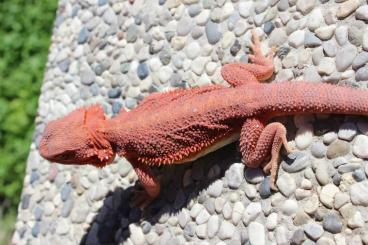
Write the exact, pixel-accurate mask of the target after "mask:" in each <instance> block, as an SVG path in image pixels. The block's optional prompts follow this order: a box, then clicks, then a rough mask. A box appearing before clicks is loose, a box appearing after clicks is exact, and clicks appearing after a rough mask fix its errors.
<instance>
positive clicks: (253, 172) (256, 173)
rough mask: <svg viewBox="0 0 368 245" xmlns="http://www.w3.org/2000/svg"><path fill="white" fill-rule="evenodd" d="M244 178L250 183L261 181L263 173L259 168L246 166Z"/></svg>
mask: <svg viewBox="0 0 368 245" xmlns="http://www.w3.org/2000/svg"><path fill="white" fill-rule="evenodd" d="M245 179H246V180H247V181H248V182H249V183H252V184H257V183H260V182H262V180H263V179H264V174H263V171H262V169H261V168H246V170H245Z"/></svg>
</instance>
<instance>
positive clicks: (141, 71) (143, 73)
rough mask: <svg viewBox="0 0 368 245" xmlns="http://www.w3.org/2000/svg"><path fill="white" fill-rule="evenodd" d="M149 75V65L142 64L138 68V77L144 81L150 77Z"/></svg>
mask: <svg viewBox="0 0 368 245" xmlns="http://www.w3.org/2000/svg"><path fill="white" fill-rule="evenodd" d="M148 74H149V70H148V66H147V64H146V63H145V62H142V63H140V64H139V65H138V68H137V75H138V77H139V78H140V79H141V80H143V79H145V78H146V77H147V76H148Z"/></svg>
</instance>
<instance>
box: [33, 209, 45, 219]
mask: <svg viewBox="0 0 368 245" xmlns="http://www.w3.org/2000/svg"><path fill="white" fill-rule="evenodd" d="M33 213H34V217H35V219H36V220H37V221H41V218H42V215H43V209H42V208H41V207H40V206H36V207H35V209H34V211H33Z"/></svg>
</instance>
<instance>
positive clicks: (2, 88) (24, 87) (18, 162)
mask: <svg viewBox="0 0 368 245" xmlns="http://www.w3.org/2000/svg"><path fill="white" fill-rule="evenodd" d="M56 7H57V0H45V1H36V0H3V1H0V23H1V24H0V37H1V38H0V205H1V206H2V207H1V209H2V210H4V211H5V213H12V212H13V213H14V211H15V210H16V207H17V204H18V202H19V197H20V192H21V189H22V183H23V181H22V180H23V177H24V170H25V165H26V159H27V155H28V151H29V146H30V143H31V138H32V133H33V129H34V118H35V115H36V110H37V101H38V96H39V93H40V86H41V83H42V79H43V74H44V67H45V64H46V58H47V53H48V47H49V45H50V36H51V31H52V27H53V23H54V19H55V13H56ZM13 216H14V214H13ZM0 218H1V217H0ZM4 220H8V219H6V218H4ZM6 223H7V224H9V223H10V222H9V221H7V222H6Z"/></svg>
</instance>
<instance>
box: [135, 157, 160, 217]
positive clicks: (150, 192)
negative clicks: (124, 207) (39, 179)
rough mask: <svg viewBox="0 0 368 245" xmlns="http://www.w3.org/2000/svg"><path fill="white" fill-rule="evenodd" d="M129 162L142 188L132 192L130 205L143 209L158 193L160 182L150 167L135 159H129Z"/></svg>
mask: <svg viewBox="0 0 368 245" xmlns="http://www.w3.org/2000/svg"><path fill="white" fill-rule="evenodd" d="M131 163H132V165H133V168H134V170H135V172H136V174H137V176H138V179H139V180H140V182H141V185H142V186H143V188H144V190H136V191H134V192H133V194H134V196H133V198H132V200H131V205H132V206H136V207H139V208H140V209H141V210H143V209H144V208H145V207H147V206H148V205H149V204H150V203H151V202H152V201H153V200H154V199H155V198H156V197H157V196H158V195H159V194H160V183H159V181H158V180H157V178H156V177H155V176H154V175H153V173H152V170H151V169H150V167H148V166H147V165H145V164H143V163H139V162H137V161H131Z"/></svg>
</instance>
